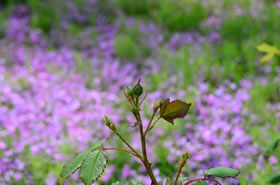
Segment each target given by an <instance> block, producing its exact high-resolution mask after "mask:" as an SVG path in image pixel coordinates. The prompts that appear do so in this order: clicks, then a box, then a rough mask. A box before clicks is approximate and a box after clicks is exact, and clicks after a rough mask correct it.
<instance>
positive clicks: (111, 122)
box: [105, 116, 116, 131]
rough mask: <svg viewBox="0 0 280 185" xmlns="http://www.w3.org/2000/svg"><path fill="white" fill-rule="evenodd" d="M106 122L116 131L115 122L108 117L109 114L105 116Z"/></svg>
mask: <svg viewBox="0 0 280 185" xmlns="http://www.w3.org/2000/svg"><path fill="white" fill-rule="evenodd" d="M105 124H106V125H107V127H109V128H110V129H111V130H113V131H116V126H115V124H114V123H113V121H112V120H111V119H110V118H108V117H107V116H105Z"/></svg>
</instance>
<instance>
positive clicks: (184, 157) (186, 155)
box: [179, 152, 191, 168]
mask: <svg viewBox="0 0 280 185" xmlns="http://www.w3.org/2000/svg"><path fill="white" fill-rule="evenodd" d="M189 158H191V154H190V153H189V152H185V153H184V154H183V155H182V156H181V159H180V161H179V167H180V168H183V167H184V166H185V164H186V162H187V160H188V159H189Z"/></svg>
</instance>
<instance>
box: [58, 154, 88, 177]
mask: <svg viewBox="0 0 280 185" xmlns="http://www.w3.org/2000/svg"><path fill="white" fill-rule="evenodd" d="M89 153H90V151H88V150H87V151H85V152H83V153H80V154H78V155H77V156H76V157H75V159H74V160H72V161H71V162H69V163H68V164H66V165H65V166H64V167H63V169H62V171H61V173H60V178H61V179H65V178H67V177H68V176H69V175H71V174H72V173H74V172H75V171H76V170H77V169H78V168H80V166H81V165H82V163H83V161H84V159H85V158H86V156H87V155H88V154H89ZM61 181H62V180H61Z"/></svg>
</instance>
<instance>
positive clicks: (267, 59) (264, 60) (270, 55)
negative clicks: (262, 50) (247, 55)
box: [261, 53, 274, 63]
mask: <svg viewBox="0 0 280 185" xmlns="http://www.w3.org/2000/svg"><path fill="white" fill-rule="evenodd" d="M273 57H274V53H268V54H267V55H265V56H263V57H262V58H261V63H266V62H268V61H270V60H272V59H273Z"/></svg>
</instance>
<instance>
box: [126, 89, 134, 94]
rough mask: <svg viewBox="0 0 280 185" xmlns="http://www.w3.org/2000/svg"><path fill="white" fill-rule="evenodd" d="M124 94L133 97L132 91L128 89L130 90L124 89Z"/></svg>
mask: <svg viewBox="0 0 280 185" xmlns="http://www.w3.org/2000/svg"><path fill="white" fill-rule="evenodd" d="M126 94H127V95H128V96H132V95H133V91H132V90H131V89H130V88H128V87H127V88H126Z"/></svg>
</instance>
